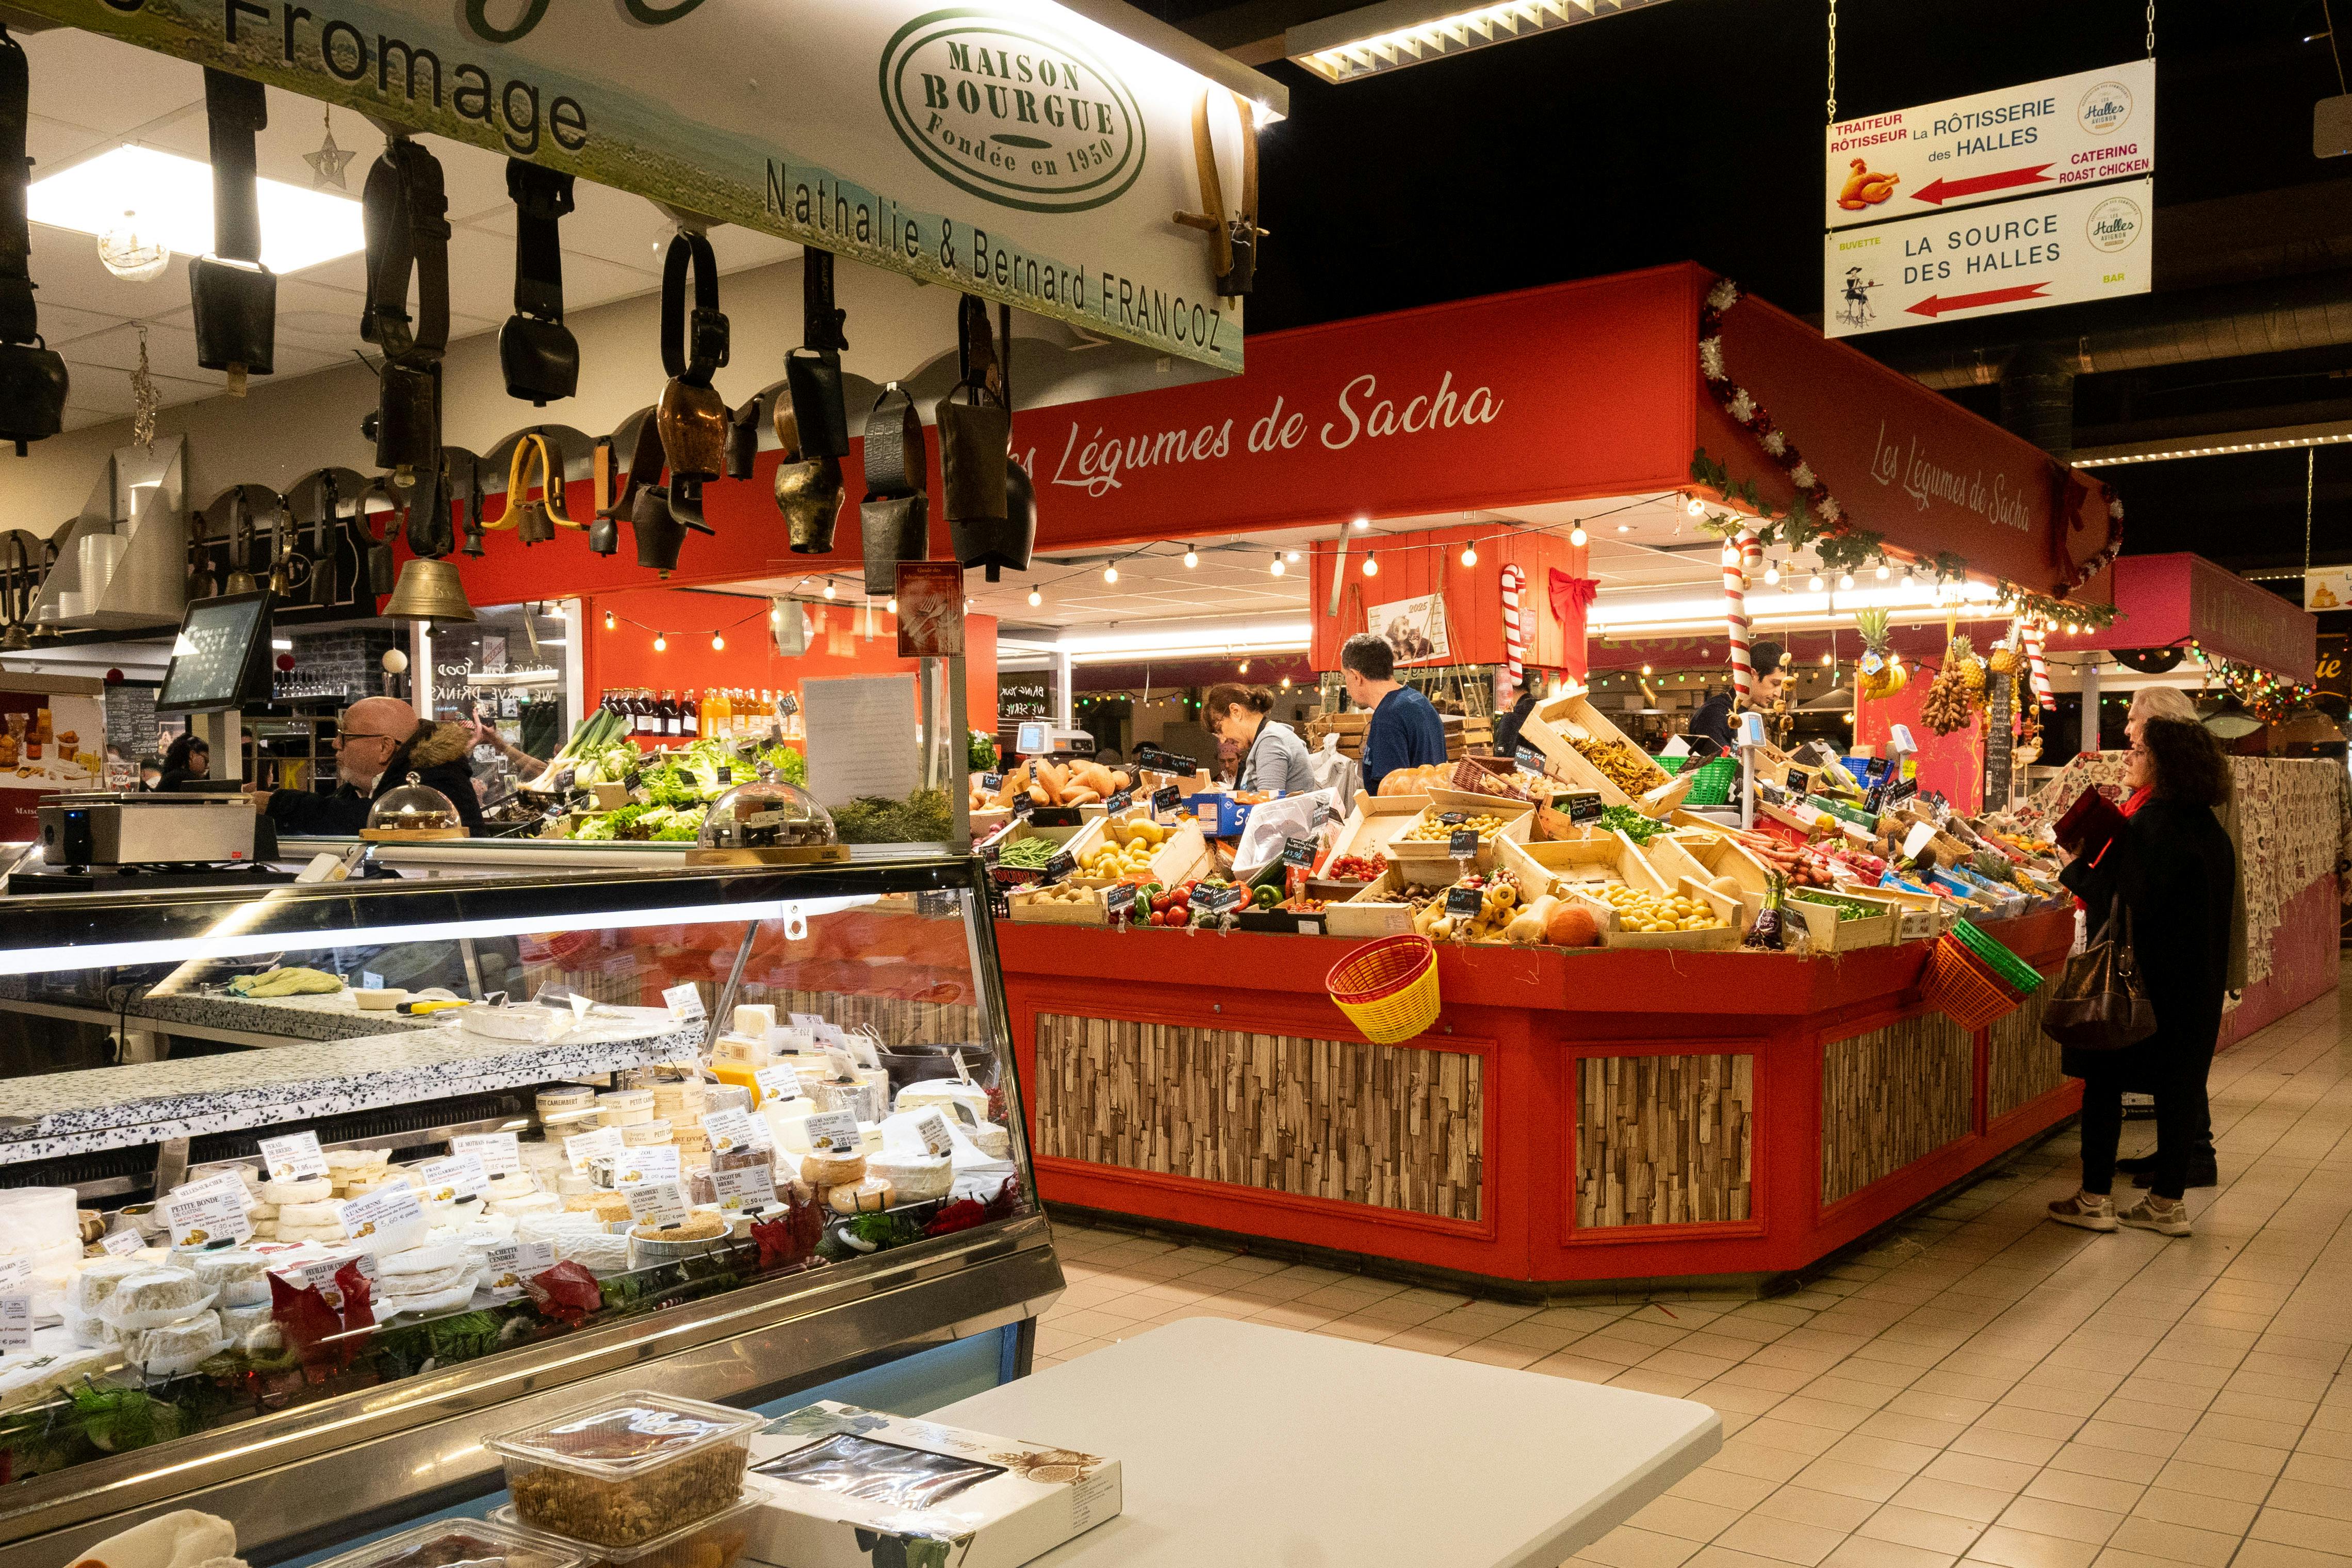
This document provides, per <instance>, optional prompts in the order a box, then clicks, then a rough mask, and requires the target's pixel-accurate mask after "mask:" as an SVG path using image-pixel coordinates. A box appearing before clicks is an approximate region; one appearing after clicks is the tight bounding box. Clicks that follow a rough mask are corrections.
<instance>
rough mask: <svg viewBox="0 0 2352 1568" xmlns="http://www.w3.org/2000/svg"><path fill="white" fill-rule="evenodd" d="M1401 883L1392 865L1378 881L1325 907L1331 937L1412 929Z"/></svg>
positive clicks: (1393, 932)
mask: <svg viewBox="0 0 2352 1568" xmlns="http://www.w3.org/2000/svg"><path fill="white" fill-rule="evenodd" d="M1403 885H1404V883H1403V879H1402V878H1401V877H1399V876H1398V874H1397V871H1396V868H1394V867H1391V868H1389V870H1388V871H1387V872H1386V873H1385V874H1384V875H1383V876H1382V877H1381V879H1380V880H1379V881H1377V882H1367V883H1365V884H1364V887H1363V890H1362V891H1361V892H1360V893H1358V894H1357V895H1356V896H1355V897H1354V898H1352V899H1349V900H1345V901H1343V902H1340V903H1335V904H1333V905H1331V906H1330V908H1328V909H1327V910H1324V911H1323V913H1324V929H1325V931H1328V933H1329V934H1330V935H1332V936H1350V937H1365V936H1398V935H1402V934H1403V933H1404V932H1406V931H1411V930H1412V905H1411V904H1408V903H1405V902H1403V901H1402V900H1401V899H1400V898H1399V897H1398V890H1399V889H1401V888H1402V886H1403Z"/></svg>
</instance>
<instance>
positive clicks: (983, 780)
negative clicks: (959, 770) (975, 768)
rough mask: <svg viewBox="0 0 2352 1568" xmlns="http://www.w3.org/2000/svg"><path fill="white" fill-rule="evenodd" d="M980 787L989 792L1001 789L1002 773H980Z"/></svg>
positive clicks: (1002, 785) (1002, 782) (1002, 784)
mask: <svg viewBox="0 0 2352 1568" xmlns="http://www.w3.org/2000/svg"><path fill="white" fill-rule="evenodd" d="M980 787H981V788H982V789H984V790H988V791H990V792H991V793H993V792H995V791H997V790H1001V789H1003V787H1004V775H1003V773H982V774H981V775H980Z"/></svg>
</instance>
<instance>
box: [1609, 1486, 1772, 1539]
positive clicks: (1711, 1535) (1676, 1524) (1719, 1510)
mask: <svg viewBox="0 0 2352 1568" xmlns="http://www.w3.org/2000/svg"><path fill="white" fill-rule="evenodd" d="M1743 1511H1745V1510H1741V1509H1738V1508H1726V1507H1723V1506H1722V1505H1720V1504H1717V1503H1707V1502H1700V1501H1698V1500H1696V1499H1695V1498H1686V1497H1676V1496H1675V1495H1674V1494H1673V1493H1672V1492H1669V1493H1667V1494H1666V1495H1665V1496H1664V1497H1662V1498H1657V1499H1654V1500H1652V1501H1651V1502H1650V1503H1649V1505H1648V1506H1647V1507H1645V1508H1643V1510H1641V1511H1640V1512H1639V1513H1636V1514H1635V1515H1634V1516H1633V1518H1632V1519H1630V1520H1627V1521H1625V1522H1626V1523H1628V1524H1631V1525H1633V1526H1634V1527H1635V1528H1636V1529H1640V1530H1648V1531H1655V1532H1656V1533H1658V1534H1660V1535H1671V1536H1674V1537H1675V1539H1677V1540H1680V1541H1696V1542H1709V1541H1712V1540H1714V1539H1715V1538H1716V1537H1717V1536H1718V1535H1720V1534H1722V1533H1723V1532H1724V1531H1726V1530H1727V1529H1728V1528H1730V1527H1731V1526H1732V1525H1733V1524H1735V1523H1737V1522H1738V1520H1739V1516H1740V1514H1741V1513H1742V1512H1743Z"/></svg>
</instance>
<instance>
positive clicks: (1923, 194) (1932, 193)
mask: <svg viewBox="0 0 2352 1568" xmlns="http://www.w3.org/2000/svg"><path fill="white" fill-rule="evenodd" d="M2049 166H2050V165H2049V164H2047V163H2036V164H2034V165H2033V167H2032V168H2030V169H2003V170H2002V171H2001V172H2000V174H1971V175H1969V177H1968V178H1967V179H1965V180H1943V179H1937V180H1930V181H1928V182H1927V184H1924V185H1922V186H1920V187H1919V188H1918V189H1917V190H1916V191H1914V192H1912V193H1911V194H1912V195H1914V196H1916V197H1917V198H1918V199H1919V200H1920V201H1923V202H1933V203H1934V204H1935V205H1937V206H1942V205H1944V204H1945V203H1946V202H1947V201H1956V200H1958V198H1960V197H1961V196H1973V195H1977V194H1978V193H1979V192H1982V191H2005V190H2007V189H2009V187H2010V186H2011V185H2046V184H2049V183H2050V176H2049V175H2047V174H2043V173H2042V170H2044V169H2046V168H2048V167H2049Z"/></svg>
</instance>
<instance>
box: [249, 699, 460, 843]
mask: <svg viewBox="0 0 2352 1568" xmlns="http://www.w3.org/2000/svg"><path fill="white" fill-rule="evenodd" d="M473 744H474V731H473V726H472V725H470V724H443V723H436V722H419V721H418V720H417V717H416V710H415V709H414V708H411V707H410V706H409V705H408V704H407V703H405V702H403V701H402V700H400V699H398V698H397V697H366V698H362V699H361V700H359V701H357V702H354V703H352V705H351V706H350V707H349V708H346V709H344V710H343V716H342V721H341V722H340V723H339V724H337V725H336V727H335V737H334V745H335V780H336V789H335V793H334V794H332V795H318V794H315V793H313V792H312V791H310V790H299V789H280V790H268V791H261V790H254V791H250V792H248V793H249V795H250V797H251V799H252V801H253V803H254V809H255V810H257V811H259V812H261V813H263V814H265V815H267V816H268V818H269V819H270V821H272V822H274V823H276V824H277V825H278V832H279V833H280V834H289V835H293V836H296V837H302V836H310V837H350V836H351V835H352V834H355V833H357V832H358V831H359V830H360V829H361V828H362V827H365V826H367V819H368V810H369V808H370V807H371V806H372V805H374V803H375V800H376V797H377V796H379V795H383V793H384V792H385V791H387V790H392V789H397V788H398V787H400V786H401V785H402V784H406V783H407V782H408V777H409V775H410V774H411V773H414V774H415V775H416V782H417V783H419V784H426V785H429V786H431V787H432V788H434V789H437V790H439V791H440V792H441V793H442V794H443V795H447V796H448V797H449V804H450V805H454V806H456V807H457V819H458V820H459V821H460V822H462V823H464V824H465V826H466V830H467V832H468V833H479V832H480V831H481V830H482V803H481V798H480V796H478V795H476V794H475V793H474V774H473V770H472V768H471V767H470V766H468V765H467V760H466V758H467V752H470V751H471V750H472V749H473Z"/></svg>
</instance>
